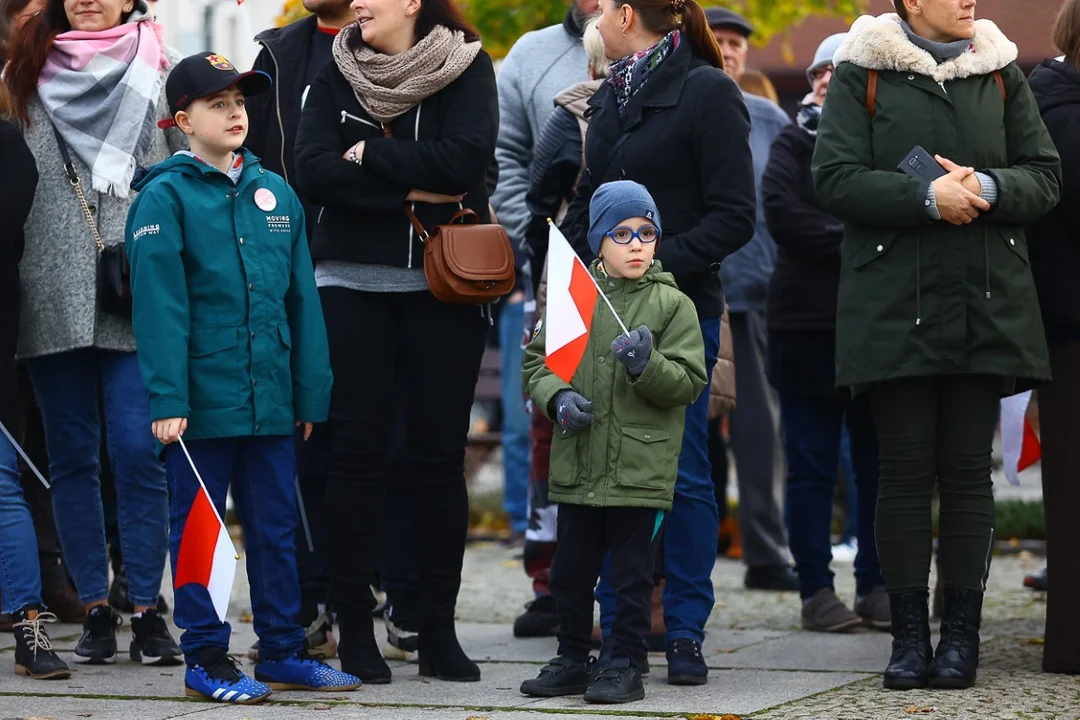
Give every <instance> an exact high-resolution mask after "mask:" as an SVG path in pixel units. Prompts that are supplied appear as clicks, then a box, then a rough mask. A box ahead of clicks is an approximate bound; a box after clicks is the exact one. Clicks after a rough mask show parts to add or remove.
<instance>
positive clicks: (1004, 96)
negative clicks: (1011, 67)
mask: <svg viewBox="0 0 1080 720" xmlns="http://www.w3.org/2000/svg"><path fill="white" fill-rule="evenodd" d="M994 81H995V82H997V86H998V90H1000V91H1001V102H1004V103H1007V102H1008V101H1009V93H1008V91H1006V90H1005V78H1004V77H1002V76H1001V71H1000V70H995V71H994Z"/></svg>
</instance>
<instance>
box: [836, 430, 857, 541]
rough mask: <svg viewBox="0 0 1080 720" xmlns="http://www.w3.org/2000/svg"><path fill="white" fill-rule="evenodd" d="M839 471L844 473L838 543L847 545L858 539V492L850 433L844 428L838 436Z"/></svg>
mask: <svg viewBox="0 0 1080 720" xmlns="http://www.w3.org/2000/svg"><path fill="white" fill-rule="evenodd" d="M840 469H841V470H843V471H844V519H845V522H844V530H843V532H841V533H840V542H841V543H849V542H851V541H852V540H853V539H857V538H858V537H859V511H858V497H859V491H858V489H857V488H856V487H855V464H854V463H853V462H852V460H851V433H850V432H848V429H847V426H846V425H845V426H844V430H843V433H842V434H841V435H840Z"/></svg>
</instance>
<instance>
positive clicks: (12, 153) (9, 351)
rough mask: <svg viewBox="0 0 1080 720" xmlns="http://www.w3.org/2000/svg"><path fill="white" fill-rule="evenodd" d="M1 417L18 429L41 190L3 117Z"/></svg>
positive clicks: (17, 135) (16, 133) (33, 166)
mask: <svg viewBox="0 0 1080 720" xmlns="http://www.w3.org/2000/svg"><path fill="white" fill-rule="evenodd" d="M0 167H2V168H4V173H3V179H2V180H0V197H2V198H3V200H0V421H3V423H4V425H6V426H7V427H8V428H9V429H10V430H11V431H12V432H15V425H14V421H15V405H16V398H15V350H16V346H17V344H18V337H19V261H20V260H21V259H22V254H23V226H24V225H25V224H26V219H27V218H28V217H29V216H30V207H31V206H32V205H33V204H34V193H35V192H36V190H37V183H38V171H37V163H36V162H35V161H34V156H33V155H32V154H31V153H30V149H29V148H28V147H26V141H25V140H23V135H22V132H21V131H20V130H19V129H18V128H17V127H15V126H14V125H13V124H11V123H10V122H7V121H6V120H0Z"/></svg>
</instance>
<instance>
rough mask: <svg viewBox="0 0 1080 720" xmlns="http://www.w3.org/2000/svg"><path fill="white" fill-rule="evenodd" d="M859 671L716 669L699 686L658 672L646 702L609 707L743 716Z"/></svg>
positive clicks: (563, 701) (553, 703)
mask: <svg viewBox="0 0 1080 720" xmlns="http://www.w3.org/2000/svg"><path fill="white" fill-rule="evenodd" d="M867 677H869V676H867V675H863V674H858V673H824V672H822V673H812V672H782V671H774V672H761V671H757V670H719V671H713V672H710V673H709V684H708V685H702V686H699V687H676V686H673V685H668V684H667V683H666V682H665V681H664V676H663V675H662V674H654V675H650V676H649V677H647V678H646V679H645V699H644V700H642V701H641V702H636V703H630V704H629V705H626V706H618V707H615V708H609V709H614V710H624V709H625V710H632V711H634V712H645V711H653V712H661V713H689V714H693V713H704V714H710V715H724V714H728V713H731V714H734V715H748V714H750V713H753V712H757V711H759V710H764V709H767V708H771V707H775V706H776V705H780V704H782V703H787V702H791V701H792V700H797V699H800V698H804V697H807V696H808V695H815V694H817V693H821V692H825V691H827V690H832V689H834V688H838V687H842V686H844V685H847V684H849V683H853V682H858V681H859V680H863V679H866V678H867ZM528 707H533V708H545V709H558V710H589V709H594V710H595V706H591V705H588V704H586V703H585V701H584V700H582V699H581V698H578V697H573V698H554V699H550V700H539V701H537V702H535V703H532V704H531V705H529V706H528Z"/></svg>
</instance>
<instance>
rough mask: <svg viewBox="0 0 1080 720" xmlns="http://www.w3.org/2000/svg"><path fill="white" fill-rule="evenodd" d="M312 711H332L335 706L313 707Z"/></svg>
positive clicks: (320, 705)
mask: <svg viewBox="0 0 1080 720" xmlns="http://www.w3.org/2000/svg"><path fill="white" fill-rule="evenodd" d="M311 709H312V710H332V709H333V706H331V705H322V704H319V705H316V706H315V707H313V708H311Z"/></svg>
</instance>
